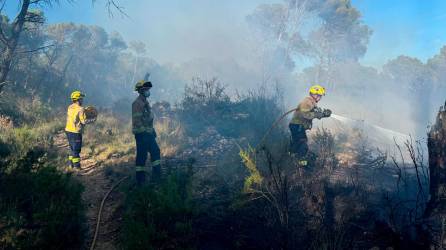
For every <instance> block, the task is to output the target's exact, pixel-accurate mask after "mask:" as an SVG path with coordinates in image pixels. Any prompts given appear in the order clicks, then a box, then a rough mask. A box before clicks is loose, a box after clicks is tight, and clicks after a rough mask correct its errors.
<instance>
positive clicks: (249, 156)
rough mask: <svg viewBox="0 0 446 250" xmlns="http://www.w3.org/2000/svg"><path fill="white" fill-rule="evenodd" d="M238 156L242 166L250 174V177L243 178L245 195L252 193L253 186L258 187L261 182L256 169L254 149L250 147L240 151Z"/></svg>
mask: <svg viewBox="0 0 446 250" xmlns="http://www.w3.org/2000/svg"><path fill="white" fill-rule="evenodd" d="M239 155H240V157H241V158H242V162H243V165H244V166H245V167H246V169H248V171H249V173H250V175H249V176H247V177H246V178H245V186H244V188H243V191H244V192H245V193H250V192H252V191H254V189H253V188H254V185H260V184H261V183H262V180H263V178H262V176H261V174H260V172H259V170H258V169H257V164H256V159H255V149H253V148H251V147H249V148H248V149H247V150H243V149H240V153H239Z"/></svg>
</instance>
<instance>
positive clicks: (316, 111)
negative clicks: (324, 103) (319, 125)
mask: <svg viewBox="0 0 446 250" xmlns="http://www.w3.org/2000/svg"><path fill="white" fill-rule="evenodd" d="M313 112H314V118H317V119H319V120H320V119H321V118H323V117H324V113H323V111H322V109H321V108H319V107H316V108H314V110H313Z"/></svg>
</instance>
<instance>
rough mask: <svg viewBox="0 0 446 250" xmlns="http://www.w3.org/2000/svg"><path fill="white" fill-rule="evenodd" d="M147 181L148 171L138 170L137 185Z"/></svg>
mask: <svg viewBox="0 0 446 250" xmlns="http://www.w3.org/2000/svg"><path fill="white" fill-rule="evenodd" d="M145 182H146V172H144V171H136V185H138V186H142V185H144V183H145Z"/></svg>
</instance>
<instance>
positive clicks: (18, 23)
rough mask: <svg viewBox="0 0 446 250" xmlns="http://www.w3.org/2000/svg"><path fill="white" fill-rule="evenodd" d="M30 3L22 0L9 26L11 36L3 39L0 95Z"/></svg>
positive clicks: (0, 64) (0, 62)
mask: <svg viewBox="0 0 446 250" xmlns="http://www.w3.org/2000/svg"><path fill="white" fill-rule="evenodd" d="M30 1H31V0H23V2H22V7H21V8H20V12H19V14H18V15H17V17H16V18H15V20H14V22H13V23H12V24H11V35H10V36H9V37H6V36H5V37H4V38H5V41H4V43H5V44H4V45H5V47H6V50H5V52H4V53H3V55H2V56H1V61H0V94H1V93H2V92H3V87H4V86H5V85H6V79H7V78H8V74H9V71H10V70H11V63H12V60H13V59H14V55H15V50H16V48H17V44H18V43H19V38H20V34H21V33H22V31H23V25H24V24H25V22H26V14H27V13H28V9H29V5H30ZM2 32H3V31H2Z"/></svg>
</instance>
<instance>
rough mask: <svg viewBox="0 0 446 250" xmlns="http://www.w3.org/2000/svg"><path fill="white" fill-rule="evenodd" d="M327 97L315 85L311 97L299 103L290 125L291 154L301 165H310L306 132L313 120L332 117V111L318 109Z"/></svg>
mask: <svg viewBox="0 0 446 250" xmlns="http://www.w3.org/2000/svg"><path fill="white" fill-rule="evenodd" d="M324 95H325V89H324V87H322V86H320V85H314V86H312V87H311V88H310V91H309V96H307V97H305V98H304V100H303V101H302V102H301V103H299V105H298V106H297V109H296V111H294V114H293V118H292V120H291V122H290V124H289V128H290V132H291V145H290V153H292V154H294V156H296V157H297V158H298V159H299V161H298V163H299V165H301V166H306V165H307V164H308V158H309V153H308V139H307V135H306V131H307V130H310V129H311V127H312V125H313V119H315V118H317V119H322V118H324V117H330V116H331V110H329V109H325V110H322V109H321V108H319V107H317V103H318V102H319V101H320V100H321V98H322V96H324Z"/></svg>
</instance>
